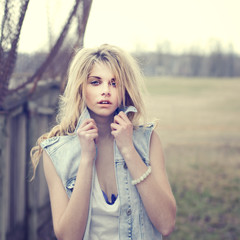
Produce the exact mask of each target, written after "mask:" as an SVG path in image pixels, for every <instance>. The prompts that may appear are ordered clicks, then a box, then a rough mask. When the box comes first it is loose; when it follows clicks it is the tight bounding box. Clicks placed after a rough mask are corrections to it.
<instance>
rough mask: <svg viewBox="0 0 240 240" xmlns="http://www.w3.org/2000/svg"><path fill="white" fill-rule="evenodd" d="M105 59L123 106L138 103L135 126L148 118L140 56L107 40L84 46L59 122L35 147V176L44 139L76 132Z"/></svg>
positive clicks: (70, 78) (76, 60)
mask: <svg viewBox="0 0 240 240" xmlns="http://www.w3.org/2000/svg"><path fill="white" fill-rule="evenodd" d="M96 63H104V64H106V65H107V66H109V67H110V69H111V70H112V72H113V74H114V76H115V79H116V82H117V86H118V91H119V93H120V94H119V95H120V96H122V105H123V106H130V105H132V106H134V107H135V108H136V109H137V112H136V113H130V114H129V115H128V117H129V119H130V120H131V122H132V123H133V126H134V127H137V126H138V125H139V124H140V123H144V122H145V119H146V117H145V107H144V101H143V97H142V92H143V90H144V89H145V88H144V84H143V77H142V73H141V71H140V68H139V65H138V64H137V62H136V60H135V59H134V58H133V57H132V56H131V55H130V54H128V53H127V52H125V51H123V50H122V49H120V48H119V47H116V46H112V45H108V44H104V45H101V46H100V47H98V48H83V49H80V50H79V51H77V52H76V54H75V56H74V57H73V59H72V62H71V64H70V66H69V70H68V81H67V85H66V88H65V91H64V94H63V95H62V96H60V99H59V111H58V114H57V117H56V121H57V125H56V126H54V127H53V128H52V129H51V130H50V132H47V133H45V134H43V135H42V136H40V137H39V138H38V140H37V143H36V146H34V147H33V148H32V149H31V152H30V156H31V162H32V166H33V177H32V179H33V178H34V177H35V173H36V168H37V165H38V163H39V160H40V157H41V155H42V152H43V150H42V148H41V146H40V144H41V142H42V141H44V140H45V139H47V138H51V137H54V136H62V135H70V134H74V130H75V128H76V125H77V122H78V119H79V117H80V115H81V113H82V111H83V110H84V108H85V107H86V104H85V95H84V91H85V84H86V82H87V79H88V76H89V74H90V73H91V71H92V68H93V66H94V64H96Z"/></svg>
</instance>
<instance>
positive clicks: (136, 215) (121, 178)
mask: <svg viewBox="0 0 240 240" xmlns="http://www.w3.org/2000/svg"><path fill="white" fill-rule="evenodd" d="M119 111H124V112H125V113H126V114H127V113H129V112H136V111H137V110H136V108H135V107H133V106H130V107H125V108H122V109H118V110H117V111H116V114H117V113H118V112H119ZM88 118H90V115H89V112H88V110H87V108H86V109H85V110H84V111H83V113H82V114H81V116H80V118H79V121H78V124H77V126H76V129H75V134H74V135H67V136H56V137H52V138H49V139H46V140H44V141H43V142H42V143H41V147H42V148H43V149H44V150H45V151H46V152H47V153H48V155H49V157H50V159H51V160H52V162H53V164H54V166H55V168H56V171H57V174H58V176H59V177H60V179H61V180H62V183H63V186H64V188H65V190H66V193H67V195H68V197H69V198H70V197H71V194H72V191H73V189H74V185H75V181H76V175H77V171H78V166H79V163H80V159H81V158H80V156H81V147H80V142H79V139H78V136H77V133H76V131H77V129H78V128H79V126H80V124H81V123H82V122H83V121H84V120H85V119H88ZM152 130H153V125H149V126H147V127H142V126H140V127H139V128H137V129H135V130H134V131H133V142H134V146H135V148H136V150H137V152H138V153H139V155H140V156H141V158H142V160H143V161H144V163H145V164H146V165H149V164H150V163H149V161H150V159H149V147H150V138H151V133H152ZM114 162H115V174H116V181H117V189H118V197H119V200H120V207H119V240H127V239H129V240H130V239H133V240H155V239H158V240H159V239H160V240H161V239H162V235H161V233H160V232H158V231H157V229H156V228H155V227H154V226H153V224H152V223H151V221H150V219H149V217H148V215H147V212H146V210H145V208H144V206H143V203H142V200H141V198H140V195H139V193H138V191H137V188H136V186H133V185H132V184H131V181H132V177H131V175H130V172H129V171H128V168H127V165H126V163H125V161H124V159H123V157H122V155H121V153H120V151H119V150H118V148H117V146H116V143H115V141H114ZM93 171H94V170H93ZM93 176H94V174H93ZM92 182H93V181H92ZM91 195H92V193H91ZM90 224H91V197H90V203H89V214H88V221H87V226H86V230H85V234H84V238H83V239H84V240H88V239H89V231H90Z"/></svg>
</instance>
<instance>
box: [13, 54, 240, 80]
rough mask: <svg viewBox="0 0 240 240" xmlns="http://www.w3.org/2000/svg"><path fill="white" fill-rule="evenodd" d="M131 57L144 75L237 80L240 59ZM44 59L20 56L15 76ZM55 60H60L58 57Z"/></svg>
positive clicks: (31, 69)
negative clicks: (231, 78) (229, 78)
mask: <svg viewBox="0 0 240 240" xmlns="http://www.w3.org/2000/svg"><path fill="white" fill-rule="evenodd" d="M133 55H134V56H135V57H136V58H137V59H138V62H139V63H140V65H141V68H142V69H143V72H144V74H145V75H147V76H159V75H164V76H166V75H169V76H187V77H240V56H239V55H237V54H235V53H231V52H228V53H224V52H212V53H209V54H200V53H191V52H190V53H185V54H174V53H163V52H161V51H155V52H141V53H139V52H138V53H134V54H133ZM45 57H46V54H44V53H35V54H34V55H30V54H23V53H19V55H18V58H17V64H16V67H15V71H14V73H15V77H16V76H19V77H21V76H22V77H23V76H27V75H31V74H32V73H34V71H35V70H36V69H37V68H38V66H39V65H40V64H41V62H42V61H43V60H44V58H45ZM58 61H61V58H59V59H58ZM59 65H61V63H59Z"/></svg>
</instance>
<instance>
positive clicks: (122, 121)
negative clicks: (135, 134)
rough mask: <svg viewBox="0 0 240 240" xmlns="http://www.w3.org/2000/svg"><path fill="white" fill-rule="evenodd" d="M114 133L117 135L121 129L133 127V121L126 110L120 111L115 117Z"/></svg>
mask: <svg viewBox="0 0 240 240" xmlns="http://www.w3.org/2000/svg"><path fill="white" fill-rule="evenodd" d="M111 129H112V134H113V135H114V136H115V135H116V132H118V131H120V130H127V129H132V122H131V121H130V120H129V119H128V117H127V115H126V114H125V113H124V112H120V113H119V114H118V115H116V116H115V117H114V121H113V123H112V124H111Z"/></svg>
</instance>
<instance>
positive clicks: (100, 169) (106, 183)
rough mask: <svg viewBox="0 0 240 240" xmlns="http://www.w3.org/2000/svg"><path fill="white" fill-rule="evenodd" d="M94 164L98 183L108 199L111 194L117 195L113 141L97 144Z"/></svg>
mask: <svg viewBox="0 0 240 240" xmlns="http://www.w3.org/2000/svg"><path fill="white" fill-rule="evenodd" d="M95 166H96V174H97V177H98V181H99V185H100V187H101V189H102V190H103V191H104V192H105V193H106V195H107V197H108V199H110V198H111V195H112V194H114V195H117V193H118V191H117V184H116V176H115V166H114V148H113V141H109V142H102V143H99V144H98V146H97V158H96V162H95Z"/></svg>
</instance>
